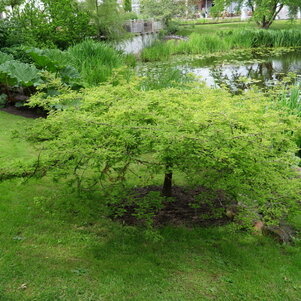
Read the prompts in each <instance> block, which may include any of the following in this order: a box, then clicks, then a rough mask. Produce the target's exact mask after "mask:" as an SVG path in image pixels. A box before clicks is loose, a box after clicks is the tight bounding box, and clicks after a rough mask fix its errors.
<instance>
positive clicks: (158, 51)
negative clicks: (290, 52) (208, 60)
mask: <svg viewBox="0 0 301 301" xmlns="http://www.w3.org/2000/svg"><path fill="white" fill-rule="evenodd" d="M299 46H301V30H299V29H282V30H263V29H257V30H254V29H235V30H228V31H220V32H218V33H212V34H210V35H209V34H199V33H192V34H191V35H190V36H189V38H188V40H181V41H177V40H169V41H167V42H163V41H158V42H156V43H154V44H153V45H152V46H150V47H148V48H146V49H144V50H143V51H142V53H141V59H142V61H165V60H167V59H168V58H169V57H170V56H171V55H176V54H210V53H218V52H220V53H223V52H228V51H230V50H232V49H245V48H246V49H249V48H264V47H270V48H277V47H299Z"/></svg>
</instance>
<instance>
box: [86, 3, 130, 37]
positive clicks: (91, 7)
mask: <svg viewBox="0 0 301 301" xmlns="http://www.w3.org/2000/svg"><path fill="white" fill-rule="evenodd" d="M81 5H82V8H83V9H84V10H85V11H87V12H88V13H89V15H90V19H91V22H92V24H93V25H94V26H95V28H96V31H97V35H98V37H100V38H103V39H107V40H118V39H121V38H123V37H124V35H125V31H124V28H123V24H124V21H125V20H124V16H123V14H122V9H121V8H120V5H119V4H118V2H117V0H103V1H98V0H85V1H83V2H82V3H81Z"/></svg>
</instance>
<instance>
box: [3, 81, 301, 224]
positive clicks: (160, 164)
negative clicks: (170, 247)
mask: <svg viewBox="0 0 301 301" xmlns="http://www.w3.org/2000/svg"><path fill="white" fill-rule="evenodd" d="M30 105H31V106H43V107H44V108H46V109H47V110H50V114H49V116H48V118H47V119H41V120H37V121H35V122H34V123H33V126H32V127H31V128H29V129H27V130H26V133H25V137H26V139H27V140H28V141H30V142H32V143H33V145H34V147H36V148H37V153H39V157H38V158H37V159H36V160H34V161H33V162H23V163H22V164H20V163H18V164H17V165H14V164H12V163H9V162H8V163H6V166H7V167H6V168H5V167H2V168H1V169H0V179H2V180H3V179H9V178H12V177H14V176H19V177H27V176H33V175H39V176H44V175H45V174H47V172H48V171H52V175H53V176H54V177H55V178H56V179H59V178H62V179H63V180H64V181H67V180H68V181H70V183H71V184H74V185H76V187H77V188H78V189H82V190H85V189H97V188H99V189H104V187H107V188H109V189H110V190H111V191H113V190H114V187H115V184H124V185H133V183H134V186H135V187H137V186H146V185H154V184H158V183H159V182H161V181H162V182H161V185H162V195H163V196H166V197H170V196H172V195H173V185H174V184H175V183H177V179H178V178H179V177H180V178H181V183H182V185H183V181H185V182H186V184H185V185H187V186H194V185H201V186H203V187H206V188H208V189H211V190H213V191H223V192H224V193H225V194H226V195H227V196H228V198H230V199H231V200H233V201H235V202H237V203H240V204H244V205H245V206H246V208H248V206H250V207H254V206H256V207H257V208H258V210H260V212H264V214H265V215H266V216H269V218H271V219H277V218H280V217H281V216H283V214H284V213H287V214H288V213H289V212H294V210H297V208H298V201H299V200H300V191H301V180H300V177H299V178H298V177H297V176H296V172H295V167H296V166H297V165H298V162H299V159H298V158H297V157H296V156H295V155H294V154H295V153H296V151H297V147H296V143H295V140H296V137H297V136H298V134H300V133H299V132H300V128H301V127H300V121H299V120H298V118H297V117H296V116H293V115H290V114H288V113H286V112H285V111H283V110H280V109H279V108H278V107H277V104H273V103H271V102H269V101H268V100H266V99H265V98H264V96H262V95H261V94H255V93H254V94H253V93H251V94H247V95H244V96H231V95H228V94H227V93H226V92H225V91H222V90H211V89H209V88H204V87H197V88H192V89H188V90H184V89H183V90H181V89H175V88H173V89H171V88H170V89H161V90H160V91H158V90H156V91H141V90H139V89H137V87H136V85H133V84H127V85H120V86H114V87H113V86H110V85H106V86H101V87H97V88H93V89H87V90H84V91H81V92H75V91H69V92H68V93H62V94H61V95H60V96H59V97H52V98H49V97H48V98H46V97H45V95H44V94H43V93H42V94H37V95H36V96H34V97H32V98H31V100H30ZM53 108H55V109H53ZM60 108H64V109H63V110H59V109H60ZM159 179H161V181H159ZM158 181H159V182H158Z"/></svg>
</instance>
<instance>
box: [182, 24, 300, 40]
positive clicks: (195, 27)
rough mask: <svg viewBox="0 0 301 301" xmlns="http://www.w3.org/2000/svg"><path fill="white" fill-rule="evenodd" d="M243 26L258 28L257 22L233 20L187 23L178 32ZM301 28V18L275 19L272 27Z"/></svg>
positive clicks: (209, 31)
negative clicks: (218, 22) (216, 22)
mask: <svg viewBox="0 0 301 301" xmlns="http://www.w3.org/2000/svg"><path fill="white" fill-rule="evenodd" d="M243 28H257V25H256V24H255V22H233V23H226V24H225V23H220V24H201V25H185V26H180V27H179V30H178V32H177V34H179V35H183V36H188V35H190V34H191V33H193V32H196V33H200V34H205V33H206V34H208V33H209V34H210V33H216V32H218V31H221V30H231V29H243ZM289 28H299V29H301V20H295V21H294V22H291V21H287V20H281V21H275V22H274V23H273V24H272V26H271V29H289Z"/></svg>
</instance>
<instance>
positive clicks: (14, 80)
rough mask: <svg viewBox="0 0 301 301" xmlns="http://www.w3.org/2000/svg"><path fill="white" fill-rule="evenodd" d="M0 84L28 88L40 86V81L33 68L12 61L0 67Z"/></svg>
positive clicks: (37, 72) (36, 70) (37, 73)
mask: <svg viewBox="0 0 301 301" xmlns="http://www.w3.org/2000/svg"><path fill="white" fill-rule="evenodd" d="M0 82H3V83H5V84H7V85H9V86H16V85H21V86H24V87H29V86H37V85H39V84H41V83H42V79H41V76H40V73H39V70H38V69H37V68H36V67H35V66H33V65H29V64H25V63H21V62H18V61H14V60H12V61H6V62H5V63H3V64H1V65H0Z"/></svg>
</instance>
